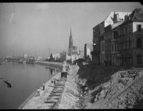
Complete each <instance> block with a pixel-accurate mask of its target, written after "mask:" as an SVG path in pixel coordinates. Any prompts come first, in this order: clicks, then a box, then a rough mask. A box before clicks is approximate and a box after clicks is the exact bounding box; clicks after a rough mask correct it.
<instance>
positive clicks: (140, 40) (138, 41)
mask: <svg viewBox="0 0 143 111" xmlns="http://www.w3.org/2000/svg"><path fill="white" fill-rule="evenodd" d="M137 48H142V39H141V38H138V39H137Z"/></svg>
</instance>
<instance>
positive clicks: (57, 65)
mask: <svg viewBox="0 0 143 111" xmlns="http://www.w3.org/2000/svg"><path fill="white" fill-rule="evenodd" d="M36 64H40V65H44V66H47V67H50V68H54V69H55V68H56V69H57V68H58V69H60V70H62V67H63V66H62V65H63V63H60V62H47V61H37V62H36Z"/></svg>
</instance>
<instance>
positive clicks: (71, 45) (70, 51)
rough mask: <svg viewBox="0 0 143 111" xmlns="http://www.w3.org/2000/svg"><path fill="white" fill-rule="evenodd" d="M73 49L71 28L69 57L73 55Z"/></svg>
mask: <svg viewBox="0 0 143 111" xmlns="http://www.w3.org/2000/svg"><path fill="white" fill-rule="evenodd" d="M72 48H73V39H72V30H71V28H70V37H69V50H68V54H69V55H71V54H72Z"/></svg>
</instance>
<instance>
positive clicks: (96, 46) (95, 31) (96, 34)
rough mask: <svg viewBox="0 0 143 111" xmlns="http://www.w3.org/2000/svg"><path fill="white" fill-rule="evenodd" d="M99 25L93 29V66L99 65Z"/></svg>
mask: <svg viewBox="0 0 143 111" xmlns="http://www.w3.org/2000/svg"><path fill="white" fill-rule="evenodd" d="M99 38H100V25H99V24H98V25H97V26H95V27H94V28H93V51H92V52H91V54H92V62H94V63H95V64H99V63H100V42H99Z"/></svg>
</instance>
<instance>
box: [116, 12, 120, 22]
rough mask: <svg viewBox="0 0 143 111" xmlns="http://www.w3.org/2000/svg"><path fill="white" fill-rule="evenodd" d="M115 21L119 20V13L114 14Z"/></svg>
mask: <svg viewBox="0 0 143 111" xmlns="http://www.w3.org/2000/svg"><path fill="white" fill-rule="evenodd" d="M116 21H119V14H118V13H117V14H116Z"/></svg>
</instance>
